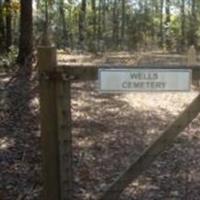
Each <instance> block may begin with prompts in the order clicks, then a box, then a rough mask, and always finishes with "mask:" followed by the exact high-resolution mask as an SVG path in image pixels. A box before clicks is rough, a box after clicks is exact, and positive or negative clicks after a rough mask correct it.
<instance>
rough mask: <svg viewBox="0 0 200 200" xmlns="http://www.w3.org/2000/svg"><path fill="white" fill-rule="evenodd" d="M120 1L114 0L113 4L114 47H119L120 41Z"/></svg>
mask: <svg viewBox="0 0 200 200" xmlns="http://www.w3.org/2000/svg"><path fill="white" fill-rule="evenodd" d="M117 5H118V2H117V0H114V5H113V30H112V42H113V45H114V47H115V48H116V47H118V43H119V40H118V39H119V19H118V14H119V12H118V7H117Z"/></svg>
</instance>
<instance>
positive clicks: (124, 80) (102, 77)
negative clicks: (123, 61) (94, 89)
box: [98, 68, 192, 93]
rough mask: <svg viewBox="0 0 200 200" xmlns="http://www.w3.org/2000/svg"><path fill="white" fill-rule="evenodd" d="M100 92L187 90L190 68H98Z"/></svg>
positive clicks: (189, 80) (190, 73)
mask: <svg viewBox="0 0 200 200" xmlns="http://www.w3.org/2000/svg"><path fill="white" fill-rule="evenodd" d="M98 75H99V84H100V86H99V87H100V88H99V89H100V92H105V93H118V92H134V91H135V92H137V91H142V92H154V91H164V92H165V91H189V90H190V85H191V76H192V71H191V70H190V69H139V68H137V69H105V68H104V69H103V68H102V69H99V74H98Z"/></svg>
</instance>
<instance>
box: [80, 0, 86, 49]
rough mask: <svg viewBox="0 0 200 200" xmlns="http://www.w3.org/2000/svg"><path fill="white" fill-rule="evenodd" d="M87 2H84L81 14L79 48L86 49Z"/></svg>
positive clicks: (84, 0)
mask: <svg viewBox="0 0 200 200" xmlns="http://www.w3.org/2000/svg"><path fill="white" fill-rule="evenodd" d="M85 20H86V0H82V2H81V9H80V13H79V46H80V49H82V50H83V49H84V46H85V44H84V43H85V28H86V27H85V26H86V22H85Z"/></svg>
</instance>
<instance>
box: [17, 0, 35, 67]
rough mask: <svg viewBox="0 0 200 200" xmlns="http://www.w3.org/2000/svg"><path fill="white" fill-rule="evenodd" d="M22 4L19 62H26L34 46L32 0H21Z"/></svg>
mask: <svg viewBox="0 0 200 200" xmlns="http://www.w3.org/2000/svg"><path fill="white" fill-rule="evenodd" d="M20 4H21V15H20V38H19V54H18V58H17V62H18V63H19V64H25V61H26V59H27V58H28V57H29V56H30V55H31V54H32V48H33V39H32V37H33V36H32V29H33V19H32V0H20Z"/></svg>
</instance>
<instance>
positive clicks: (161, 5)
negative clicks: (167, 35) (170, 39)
mask: <svg viewBox="0 0 200 200" xmlns="http://www.w3.org/2000/svg"><path fill="white" fill-rule="evenodd" d="M163 7H164V0H161V1H160V47H161V48H163V46H164V35H163Z"/></svg>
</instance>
